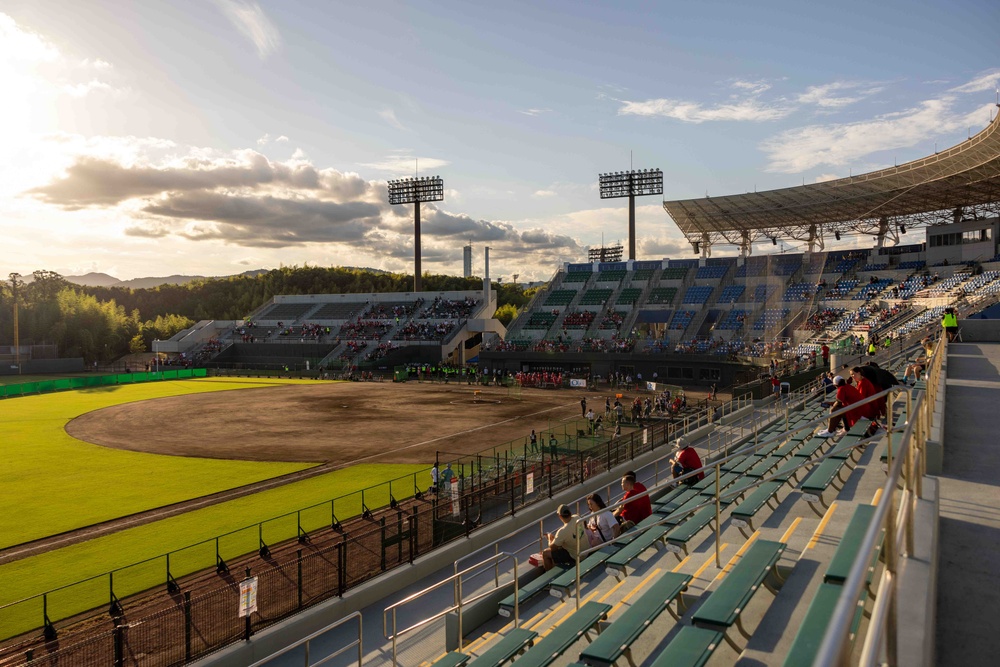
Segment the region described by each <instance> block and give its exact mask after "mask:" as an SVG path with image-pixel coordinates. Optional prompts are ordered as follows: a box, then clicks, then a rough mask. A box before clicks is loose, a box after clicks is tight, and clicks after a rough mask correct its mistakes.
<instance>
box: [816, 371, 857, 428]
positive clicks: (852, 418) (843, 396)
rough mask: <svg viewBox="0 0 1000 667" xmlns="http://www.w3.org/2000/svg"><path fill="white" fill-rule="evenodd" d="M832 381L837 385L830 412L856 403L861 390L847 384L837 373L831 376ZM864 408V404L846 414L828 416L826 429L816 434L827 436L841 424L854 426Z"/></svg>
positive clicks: (846, 426) (845, 426) (848, 426)
mask: <svg viewBox="0 0 1000 667" xmlns="http://www.w3.org/2000/svg"><path fill="white" fill-rule="evenodd" d="M833 383H834V384H835V385H837V400H836V401H834V403H833V407H831V408H830V412H836V411H837V410H840V409H841V408H845V407H847V406H848V405H852V404H853V403H857V402H858V401H860V400H861V392H860V391H858V390H857V388H855V387H852V386H851V385H849V384H847V380H845V379H844V378H843V377H841V376H839V375H838V376H837V377H835V378H833ZM864 410H865V406H860V407H858V408H855V409H853V410H849V411H848V412H847V413H846V414H843V415H837V416H836V417H830V423H829V424H828V425H827V427H826V429H824V430H822V431H820V432H819V433H817V434H816V435H817V436H819V437H820V438H829V437H830V436H831V435H833V434H834V433H835V432H836V431H837V429H838V428H840V426H841V424H843V425H844V428H851V427H852V426H854V422H856V421H858V419H860V418H861V417H863V416H864Z"/></svg>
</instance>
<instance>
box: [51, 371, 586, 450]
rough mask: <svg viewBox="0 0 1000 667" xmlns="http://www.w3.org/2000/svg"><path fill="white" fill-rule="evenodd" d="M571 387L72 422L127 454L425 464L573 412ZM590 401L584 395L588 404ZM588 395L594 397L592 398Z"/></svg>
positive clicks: (274, 398)
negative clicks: (443, 453) (443, 454)
mask: <svg viewBox="0 0 1000 667" xmlns="http://www.w3.org/2000/svg"><path fill="white" fill-rule="evenodd" d="M582 396H583V394H581V393H580V392H579V391H572V390H559V391H550V390H532V389H525V390H523V392H522V400H514V399H512V398H509V397H508V396H507V390H505V389H500V388H481V390H480V395H479V401H478V402H476V400H475V396H474V389H473V387H470V386H467V385H457V384H456V385H439V384H417V383H405V384H392V383H345V382H332V383H329V384H320V385H310V386H287V387H266V388H261V389H241V390H239V391H232V392H220V393H215V394H198V395H189V396H175V397H170V398H159V399H153V400H148V401H141V402H137V403H127V404H124V405H117V406H114V407H109V408H104V409H101V410H96V411H94V412H90V413H87V414H85V415H82V416H80V417H77V418H76V419H73V420H72V421H70V422H69V423H68V424H67V426H66V430H67V432H68V433H69V434H70V435H72V436H73V437H75V438H79V439H81V440H85V441H87V442H90V443H93V444H97V445H103V446H106V447H114V448H118V449H128V450H133V451H141V452H150V453H156V454H168V455H174V456H192V457H205V458H216V459H243V460H250V461H295V462H315V463H328V464H333V465H335V466H339V465H349V464H353V463H358V462H362V461H365V462H371V463H376V462H392V463H428V464H430V463H431V462H433V460H434V454H435V452H436V451H439V450H441V451H447V452H454V453H473V452H478V451H482V450H483V449H485V448H487V447H490V446H493V445H501V444H504V443H507V442H509V441H511V440H514V439H517V438H521V437H523V436H526V435H527V434H528V433H530V431H531V429H535V430H536V431H539V432H544V431H546V430H547V429H548V428H550V426H551V427H553V428H555V427H556V426H559V430H560V432H561V431H562V427H561V426H560V425H561V424H562V422H563V420H565V419H567V418H571V417H579V416H580V405H579V401H580V398H581V397H582ZM591 396H593V395H588V398H590V397H591ZM596 398H597V397H596V396H595V397H594V399H592V400H595V401H596Z"/></svg>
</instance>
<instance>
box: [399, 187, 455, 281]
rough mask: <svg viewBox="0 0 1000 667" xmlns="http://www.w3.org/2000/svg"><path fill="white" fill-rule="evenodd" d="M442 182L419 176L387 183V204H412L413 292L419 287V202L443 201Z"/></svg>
mask: <svg viewBox="0 0 1000 667" xmlns="http://www.w3.org/2000/svg"><path fill="white" fill-rule="evenodd" d="M443 200H444V180H442V178H441V177H440V176H420V177H418V178H402V179H399V180H395V181H389V203H390V204H391V205H393V206H396V205H398V204H413V291H414V292H419V291H420V288H421V285H420V202H423V201H443Z"/></svg>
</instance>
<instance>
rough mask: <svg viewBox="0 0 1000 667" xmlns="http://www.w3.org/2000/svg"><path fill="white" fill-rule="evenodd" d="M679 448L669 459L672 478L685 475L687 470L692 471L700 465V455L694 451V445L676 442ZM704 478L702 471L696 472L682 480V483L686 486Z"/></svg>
mask: <svg viewBox="0 0 1000 667" xmlns="http://www.w3.org/2000/svg"><path fill="white" fill-rule="evenodd" d="M678 447H679V449H678V450H677V453H676V454H674V457H673V458H672V459H670V470H671V472H672V473H673V475H674V479H677V478H678V477H680V476H681V475H686V474H687V473H689V472H694V471H695V470H697V469H699V468H701V467H702V465H703V464H702V462H701V457H700V456H698V452H696V451H695V449H694V447H692V446H691V445H689V444H678ZM703 479H705V473H704V471H702V472H700V473H698V474H697V475H692V476H691V477H688V478H687V479H685V480H684V483H685V484H687V485H688V486H691V485H692V484H697V483H698V482H700V481H701V480H703Z"/></svg>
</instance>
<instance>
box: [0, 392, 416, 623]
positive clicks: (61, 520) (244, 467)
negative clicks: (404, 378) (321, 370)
mask: <svg viewBox="0 0 1000 667" xmlns="http://www.w3.org/2000/svg"><path fill="white" fill-rule="evenodd" d="M295 382H297V381H281V380H256V381H247V382H239V383H234V382H231V381H229V380H226V381H213V380H211V379H207V380H185V381H176V382H170V381H167V382H155V383H149V384H141V385H126V386H113V387H106V388H100V389H93V390H80V391H70V392H61V393H56V394H49V395H42V396H30V397H24V398H16V399H7V400H5V401H3V403H2V405H3V411H2V414H0V433H2V434H3V438H2V440H0V454H2V461H3V464H2V465H3V472H4V478H5V483H4V486H3V493H2V495H0V547H4V546H10V545H13V544H18V543H21V542H25V541H29V540H32V539H37V538H39V537H44V536H48V535H53V534H57V533H60V532H63V531H66V530H71V529H73V528H78V527H81V526H84V525H90V524H93V523H95V522H99V521H104V520H108V519H112V518H117V517H119V516H123V515H127V514H132V513H134V512H138V511H142V510H144V509H150V508H153V507H160V506H162V505H165V504H169V503H172V502H178V501H180V500H185V499H189V498H193V497H198V496H202V495H205V494H208V493H213V492H216V491H219V490H223V489H227V488H232V487H234V486H240V485H243V484H247V483H251V482H254V481H259V480H262V479H267V478H270V477H273V476H275V475H280V474H283V473H286V472H290V471H294V470H299V469H302V468H306V467H309V466H308V465H303V464H288V463H257V462H242V461H217V460H209V459H192V458H183V457H172V456H161V455H155V454H143V453H137V452H128V451H122V450H115V449H108V448H104V447H99V446H95V445H90V444H88V443H84V442H81V441H79V440H76V439H75V438H72V437H70V436H69V435H67V434H66V432H65V430H64V427H65V424H66V423H67V422H68V421H69V420H70V419H72V418H74V417H76V416H78V415H80V414H83V413H84V412H88V411H91V410H96V409H99V408H103V407H107V406H110V405H117V404H120V403H126V402H132V401H141V400H147V399H150V398H157V397H162V396H176V395H181V394H189V393H199V392H209V391H225V390H231V389H248V388H254V387H256V388H260V387H267V386H277V385H283V384H289V383H295ZM137 437H141V429H140V432H139V433H137ZM426 472H427V471H426V467H425V466H417V465H364V466H356V467H352V468H349V469H346V470H341V471H336V472H333V473H329V474H326V475H323V476H320V477H316V478H313V479H309V480H304V481H302V482H298V483H295V484H292V485H288V486H285V487H281V488H278V489H273V490H270V491H265V492H262V493H259V494H255V495H253V496H250V497H246V498H241V499H238V500H233V501H229V502H226V503H223V504H220V505H216V506H213V507H209V508H206V509H202V510H197V511H194V512H190V513H187V514H185V515H183V516H178V517H173V518H170V519H166V520H163V521H158V522H155V523H152V524H147V525H145V526H140V527H137V528H133V529H129V530H126V531H122V532H120V533H115V534H113V535H109V536H106V537H102V538H98V539H95V540H91V541H88V542H86V543H82V544H77V545H73V546H69V547H66V548H63V549H57V550H54V551H51V552H49V553H46V554H42V555H39V556H35V557H32V558H28V559H24V560H22V561H16V562H14V563H10V564H8V565H5V566H2V567H0V581H2V582H3V584H4V585H3V586H2V587H0V607H3V605H6V604H9V603H11V602H15V601H17V600H22V599H25V598H28V597H31V596H35V595H38V594H40V593H42V592H46V591H53V590H55V589H60V588H61V587H67V586H68V588H62V590H58V591H56V592H54V593H52V594H51V595H49V600H48V605H49V606H48V613H49V617H50V618H51V619H53V620H56V619H58V618H65V617H68V616H71V615H73V614H76V613H79V612H81V611H85V610H87V609H90V608H93V607H95V606H101V605H105V604H107V602H108V577H107V576H104V575H106V573H107V572H109V571H111V570H119V571H117V572H116V573H115V576H114V581H115V592H116V594H117V595H118V596H119V597H124V596H126V595H129V594H132V593H136V592H139V591H142V590H145V589H147V588H150V587H153V586H157V585H163V583H164V581H165V576H166V563H165V559H164V558H162V556H163V555H164V554H166V553H167V552H171V551H173V552H175V553H174V554H173V555H172V556H171V571H172V574H173V575H174V576H175V577H179V576H183V575H184V574H188V573H191V572H195V571H198V570H200V569H204V568H207V567H212V566H213V565H214V562H215V560H214V559H215V545H214V542H212V543H210V544H208V545H200V546H191V545H196V544H197V543H199V542H201V541H203V540H212V539H213V538H215V537H216V536H219V535H223V534H226V533H233V534H231V535H227V536H226V537H224V538H223V539H222V540H221V541H220V550H221V552H222V555H223V557H224V558H232V557H235V556H239V555H242V554H245V553H249V552H251V551H255V550H256V548H257V528H256V524H257V523H258V522H265V523H264V539H265V540H266V541H267V542H269V543H272V544H273V543H277V542H279V541H281V540H285V539H289V538H291V537H294V536H295V535H296V533H297V525H298V524H297V517H296V515H295V514H294V512H296V510H299V509H302V508H305V507H308V506H310V505H314V504H317V503H322V505H320V506H319V507H315V508H313V509H310V510H306V511H304V512H302V514H301V521H302V526H303V528H305V529H306V530H313V529H316V528H319V527H322V526H324V525H328V524H329V520H330V512H331V508H330V502H329V501H330V500H331V499H332V498H334V497H337V498H340V500H338V501H337V502H336V505H335V507H334V511H335V512H336V514H337V516H338V518H348V517H351V516H355V515H357V514H358V513H360V511H361V496H360V493H359V491H360V490H361V489H364V488H368V487H371V486H373V485H377V484H380V483H384V482H388V481H390V480H398V481H396V482H395V483H394V486H393V491H394V493H395V495H396V496H398V497H406V496H408V495H410V494H412V492H413V487H414V483H415V482H414V480H413V477H412V476H413V475H418V474H419V475H426ZM418 479H419V480H420V481H422V478H418ZM377 493H378V495H373V494H372V493H371V492H369V493H368V494H366V496H365V501H366V503H367V504H368V505H369V506H371V507H378V506H384V505H385V504H386V503H387V502H388V494H389V488H388V486H386V485H383V487H382V488H381V490H380V491H379V492H377ZM287 513H293V514H291V515H290V516H286V517H283V518H281V519H277V520H270V519H273V518H274V517H277V516H280V515H283V514H287ZM248 526H249V527H250V528H249V529H247V530H240V529H242V528H245V527H248ZM233 531H236V532H233ZM186 547H189V548H186ZM120 568H124V569H120ZM94 577H96V579H92V580H91V581H89V582H85V583H81V584H77V582H82V581H84V580H87V579H89V578H94ZM71 584H76V585H71ZM41 604H42V603H41V600H40V599H33V600H30V601H28V602H25V603H21V604H17V605H14V606H9V607H6V608H0V638H5V637H10V636H13V635H16V634H18V633H20V632H24V631H27V630H31V629H33V628H36V627H38V626H39V624H40V623H41Z"/></svg>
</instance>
